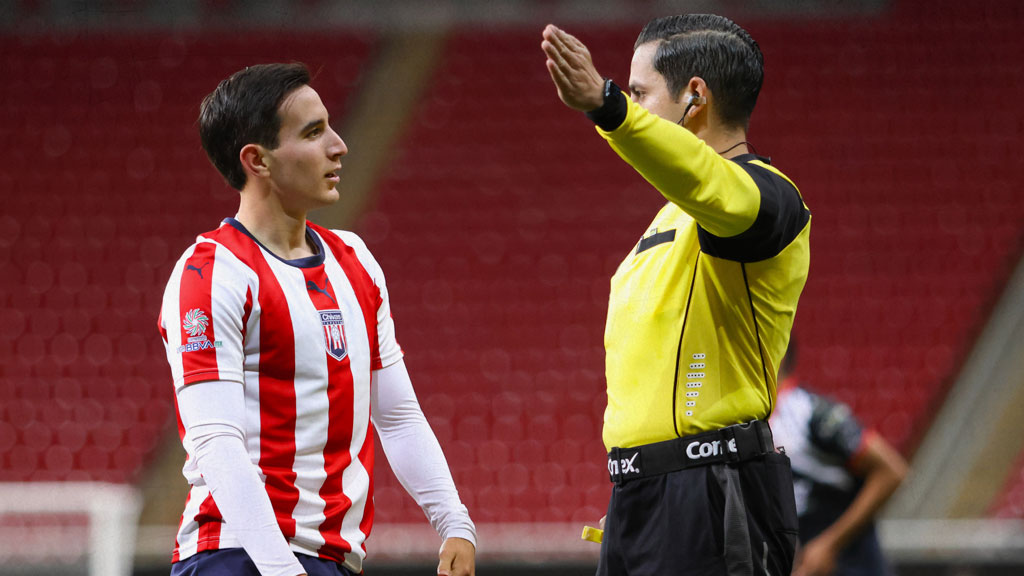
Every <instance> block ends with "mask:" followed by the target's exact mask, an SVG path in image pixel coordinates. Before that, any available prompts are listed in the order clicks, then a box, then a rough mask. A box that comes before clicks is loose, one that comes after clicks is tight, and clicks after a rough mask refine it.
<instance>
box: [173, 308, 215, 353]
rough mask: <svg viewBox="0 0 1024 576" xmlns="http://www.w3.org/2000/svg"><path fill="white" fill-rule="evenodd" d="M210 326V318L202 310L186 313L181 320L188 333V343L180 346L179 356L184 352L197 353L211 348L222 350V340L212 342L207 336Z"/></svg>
mask: <svg viewBox="0 0 1024 576" xmlns="http://www.w3.org/2000/svg"><path fill="white" fill-rule="evenodd" d="M209 326H210V317H209V316H207V315H206V312H203V310H202V309H201V308H193V309H191V310H189V311H188V312H185V316H183V317H182V319H181V327H182V328H184V329H185V332H187V333H188V335H189V339H188V342H186V343H184V344H182V345H181V346H178V354H181V353H183V352H196V351H198V350H208V349H210V348H220V347H221V345H222V342H221V341H220V340H217V341H213V342H211V341H210V339H209V338H207V336H206V329H207V328H208V327H209Z"/></svg>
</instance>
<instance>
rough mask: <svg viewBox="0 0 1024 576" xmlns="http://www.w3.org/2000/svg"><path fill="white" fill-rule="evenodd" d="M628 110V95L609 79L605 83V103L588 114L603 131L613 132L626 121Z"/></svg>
mask: <svg viewBox="0 0 1024 576" xmlns="http://www.w3.org/2000/svg"><path fill="white" fill-rule="evenodd" d="M628 110H629V106H628V105H627V104H626V95H625V94H624V93H623V92H622V88H619V87H618V86H617V85H616V84H615V82H612V79H611V78H608V79H606V80H605V81H604V103H603V104H601V107H600V108H595V109H594V110H591V111H590V112H587V118H590V119H591V120H592V121H593V122H594V124H597V126H598V128H600V129H601V130H604V131H605V132H611V131H612V130H615V129H616V128H618V127H619V126H622V123H623V122H625V121H626V112H628Z"/></svg>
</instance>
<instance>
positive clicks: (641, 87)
mask: <svg viewBox="0 0 1024 576" xmlns="http://www.w3.org/2000/svg"><path fill="white" fill-rule="evenodd" d="M657 51H658V43H657V42H648V43H646V44H641V45H640V46H639V47H638V48H637V49H636V51H635V52H633V62H632V64H631V65H630V67H629V94H630V98H632V99H633V102H636V103H637V104H639V105H641V106H643V107H644V108H646V109H647V111H648V112H650V113H651V114H655V115H657V116H660V117H662V118H664V119H665V120H668V121H669V122H678V121H679V119H680V118H681V117H682V116H683V108H684V105H683V103H682V101H681V99H680V100H676V99H675V98H673V97H672V95H671V94H670V93H669V90H668V83H666V82H665V77H664V76H662V75H661V73H659V72H658V71H657V70H655V69H654V55H655V53H656V52H657Z"/></svg>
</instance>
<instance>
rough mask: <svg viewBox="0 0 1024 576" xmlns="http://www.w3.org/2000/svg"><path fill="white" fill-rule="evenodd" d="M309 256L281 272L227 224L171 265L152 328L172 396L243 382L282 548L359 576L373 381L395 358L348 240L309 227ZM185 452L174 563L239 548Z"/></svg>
mask: <svg viewBox="0 0 1024 576" xmlns="http://www.w3.org/2000/svg"><path fill="white" fill-rule="evenodd" d="M307 235H308V236H309V237H310V239H311V240H312V242H313V243H314V244H315V245H317V246H318V247H319V253H318V254H317V255H316V256H312V257H309V258H303V259H301V260H295V261H284V260H281V259H280V258H278V257H277V256H275V255H274V254H273V253H271V252H269V251H268V250H267V249H266V248H264V247H263V246H262V245H260V244H259V242H258V241H256V240H255V239H254V238H253V237H252V236H251V235H250V234H249V233H248V231H246V230H245V228H244V227H243V226H242V225H241V224H240V223H238V222H237V221H235V220H233V219H228V220H225V221H224V223H223V224H222V225H221V226H220V227H219V228H218V229H216V230H214V231H212V232H208V233H206V234H203V235H201V236H199V237H198V238H197V240H196V243H195V244H194V245H192V246H191V247H190V248H189V249H188V250H186V251H185V253H184V255H183V256H182V257H181V259H180V260H179V261H178V263H177V265H176V266H175V267H174V271H173V273H172V274H171V278H170V280H169V281H168V284H167V288H166V291H165V293H164V299H163V306H162V309H161V314H160V322H159V324H160V331H161V333H162V335H163V338H164V342H165V345H166V350H167V360H168V362H169V363H170V366H171V373H172V375H173V378H174V386H175V390H177V389H179V388H180V387H182V386H188V385H190V384H194V383H197V382H203V381H208V380H226V381H235V382H240V383H242V385H243V386H244V389H245V411H246V423H245V428H246V429H245V430H244V433H245V442H246V448H247V450H248V453H249V457H250V459H251V461H252V463H253V464H254V465H255V466H257V467H258V471H259V474H260V477H261V479H263V481H264V483H265V486H266V490H267V493H268V494H269V496H270V501H271V504H272V506H273V508H274V512H275V515H276V516H277V521H278V524H279V525H280V527H281V531H282V532H283V533H284V535H285V537H286V538H287V539H288V541H289V543H290V545H291V548H292V550H294V551H297V552H302V553H305V554H310V555H313V556H320V557H324V558H330V559H332V560H335V561H337V562H340V563H343V564H345V565H346V566H348V567H349V568H351V569H353V570H354V571H355V572H359V571H360V570H361V566H362V560H363V558H364V557H365V554H366V552H365V547H364V545H363V542H364V540H365V539H366V537H367V535H368V534H369V533H370V527H371V525H372V523H373V498H372V496H373V477H372V474H373V437H372V436H373V435H372V433H371V424H370V375H371V371H373V370H377V369H380V368H382V367H384V366H388V365H390V364H393V363H395V362H397V361H398V360H400V359H401V358H402V351H401V349H400V348H399V346H398V343H397V341H396V340H395V329H394V322H393V321H392V319H391V313H390V305H389V302H388V292H387V288H386V286H385V282H384V275H383V273H382V271H381V269H380V266H379V265H378V264H377V262H376V261H375V260H374V259H373V256H372V255H371V254H370V252H369V251H368V250H367V248H366V246H365V244H363V242H362V241H361V240H360V239H359V238H358V237H357V236H356V235H355V234H352V233H350V232H342V231H334V230H327V229H324V228H321V227H319V226H316V225H314V224H311V223H310V224H308V227H307ZM178 422H179V430H180V432H181V434H182V441H183V444H184V445H185V449H186V451H187V452H188V453H189V454H190V456H189V458H188V459H187V460H186V463H185V466H184V469H183V473H184V475H185V477H186V478H187V479H188V481H189V483H191V485H192V489H191V492H190V493H189V497H188V500H187V502H186V504H185V512H184V514H183V515H182V522H181V527H180V528H179V530H178V536H177V542H176V546H175V550H174V556H173V560H174V561H175V562H176V561H178V560H181V559H184V558H187V557H189V556H191V555H193V554H195V553H196V552H201V551H204V550H214V549H220V548H232V547H240V546H241V544H240V542H239V541H238V537H237V533H236V531H237V530H241V529H245V527H233V526H231V525H230V524H227V523H224V522H223V521H222V517H221V514H220V512H219V511H218V510H217V506H216V504H215V503H214V501H213V498H212V497H211V495H210V492H209V489H208V488H207V486H206V484H205V482H204V481H203V478H202V476H201V475H200V474H199V470H198V469H197V467H196V465H195V458H194V457H192V456H191V454H192V450H191V449H190V448H191V447H190V446H189V441H188V440H187V439H186V438H185V436H184V429H183V427H182V426H181V419H180V417H179V419H178Z"/></svg>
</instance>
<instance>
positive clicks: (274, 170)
mask: <svg viewBox="0 0 1024 576" xmlns="http://www.w3.org/2000/svg"><path fill="white" fill-rule="evenodd" d="M277 113H278V115H279V116H280V117H281V129H280V131H279V132H278V146H277V148H275V149H273V150H267V151H266V157H265V162H266V164H267V166H268V167H269V168H270V178H271V180H272V182H273V184H274V188H275V189H276V190H277V192H278V194H279V197H280V201H281V203H282V205H283V206H284V208H285V209H286V210H296V211H300V212H305V211H308V210H311V209H313V208H318V207H320V206H326V205H328V204H332V203H334V202H336V201H337V200H338V191H337V190H336V189H335V186H337V184H338V171H339V170H340V169H341V157H342V156H344V155H345V154H347V153H348V147H346V146H345V142H344V141H343V140H342V139H341V137H340V136H338V133H337V132H335V131H334V130H333V129H332V128H331V125H330V124H329V123H328V114H327V108H326V107H324V104H323V102H321V101H320V96H319V95H318V94H317V93H316V90H313V89H312V88H310V87H309V86H303V87H301V88H298V89H296V90H294V91H292V92H291V93H290V94H289V95H288V96H286V97H285V99H284V101H282V102H281V106H280V107H279V108H278V111H277Z"/></svg>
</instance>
